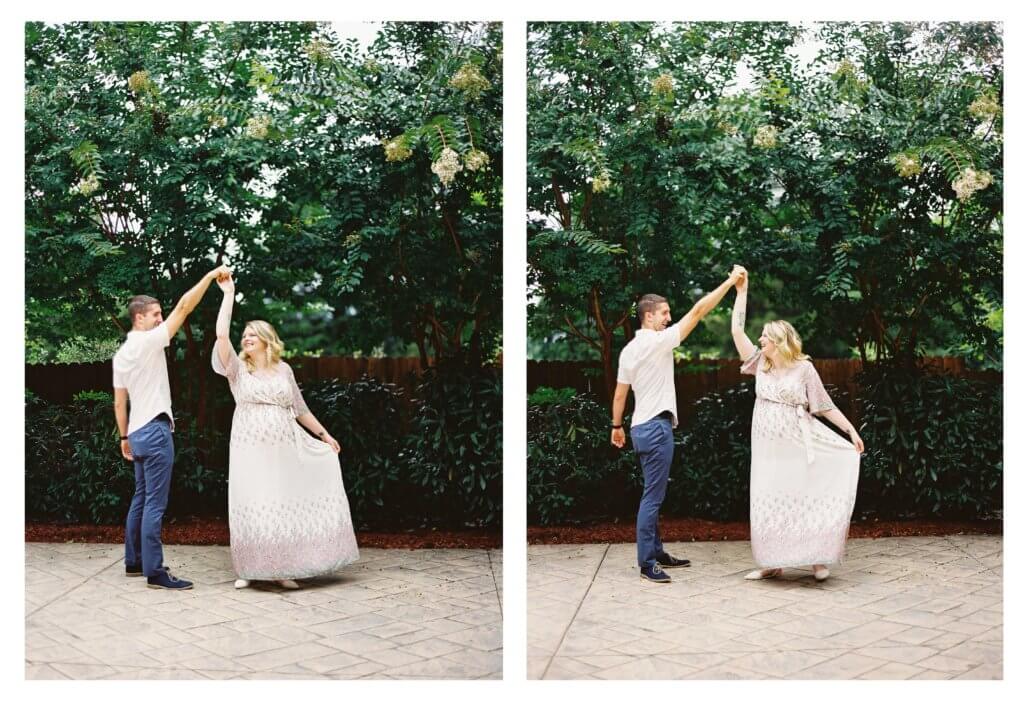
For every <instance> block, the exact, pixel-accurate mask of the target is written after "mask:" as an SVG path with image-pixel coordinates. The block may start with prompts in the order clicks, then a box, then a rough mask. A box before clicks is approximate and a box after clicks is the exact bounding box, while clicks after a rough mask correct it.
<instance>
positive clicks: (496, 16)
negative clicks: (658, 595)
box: [0, 0, 1024, 701]
mask: <svg viewBox="0 0 1024 701" xmlns="http://www.w3.org/2000/svg"><path fill="white" fill-rule="evenodd" d="M1004 8H1005V6H997V5H996V4H995V3H991V4H988V5H980V4H971V3H962V2H961V3H954V2H949V1H940V0H933V1H931V2H923V1H920V0H917V1H915V2H901V3H896V2H892V1H891V0H889V1H881V0H861V1H860V2H857V3H843V4H826V3H823V2H811V1H802V2H775V3H772V4H767V3H764V2H761V3H753V2H750V1H749V0H741V1H739V2H732V3H706V4H700V3H692V2H691V3H684V2H641V3H633V4H628V3H622V2H617V3H610V2H595V1H592V2H583V1H581V0H563V1H562V2H560V3H552V2H540V1H538V0H521V2H519V3H515V4H514V3H511V2H509V3H500V4H487V3H483V2H479V1H478V2H468V1H466V0H458V1H450V2H439V3H436V4H427V3H422V2H413V1H411V0H404V1H392V2H387V1H385V2H378V3H372V4H355V5H350V6H348V7H345V6H344V5H343V4H342V3H331V2H309V1H308V0H291V1H290V2H288V3H280V4H273V5H271V4H258V3H254V2H250V3H245V4H243V3H240V2H235V1H231V2H222V3H217V4H214V3H210V2H209V1H208V0H206V1H197V0H179V1H178V2H175V3H173V4H159V3H153V4H147V3H140V2H138V1H136V2H126V1H124V0H117V1H115V2H104V3H93V4H83V3H70V2H68V3H56V2H35V3H32V4H31V5H25V4H22V5H19V6H16V7H13V8H11V7H9V6H8V7H5V8H4V10H3V12H4V20H5V21H4V22H3V24H2V32H3V33H2V35H0V39H2V41H3V43H2V46H3V51H4V60H3V62H2V67H3V78H4V83H3V86H4V88H5V90H4V92H3V93H2V94H3V95H4V96H5V97H6V98H7V99H6V100H5V101H4V108H3V122H4V129H3V131H2V132H0V133H2V134H4V135H5V136H7V138H5V139H3V140H2V147H3V149H4V151H5V154H4V155H5V156H6V158H4V159H3V163H4V164H6V168H5V169H4V170H3V173H2V176H0V177H2V178H3V186H4V187H3V188H2V189H0V192H2V196H3V198H4V205H5V207H4V210H3V211H5V212H7V213H8V215H9V217H10V220H11V226H10V230H9V231H7V232H6V234H5V235H4V236H3V237H2V238H0V242H2V243H0V246H2V247H3V248H2V251H0V265H2V266H3V267H2V272H0V284H2V286H3V287H2V291H3V301H4V303H3V304H0V310H2V311H0V313H2V314H3V318H2V321H3V322H4V328H7V329H15V330H16V331H15V333H14V334H13V336H14V338H13V340H11V341H10V342H8V343H5V344H3V345H2V346H0V353H2V356H0V360H2V361H3V362H2V364H0V367H3V368H5V369H6V370H7V371H6V372H5V373H3V379H2V385H0V392H2V394H0V396H2V397H4V401H3V404H2V412H3V414H2V418H3V421H0V427H2V429H0V430H2V431H3V433H2V438H3V445H7V446H8V451H9V452H10V453H13V454H14V455H15V456H16V457H15V459H14V460H13V461H7V463H8V464H7V465H5V467H6V468H7V469H6V473H7V478H6V480H5V483H4V486H5V487H6V488H5V489H4V490H3V493H4V499H5V502H4V504H3V507H4V508H3V515H4V518H5V523H4V525H5V526H6V528H5V529H4V531H3V532H4V534H5V537H4V539H3V556H4V557H3V559H2V560H0V562H3V563H4V564H7V565H8V567H7V568H6V570H5V571H4V574H5V575H6V577H5V578H4V580H3V583H4V584H5V585H6V586H5V588H4V591H3V593H4V595H5V597H4V598H5V606H4V611H3V615H4V624H5V626H4V637H3V655H2V670H3V677H2V678H3V680H4V682H6V683H5V686H6V687H8V689H7V691H8V698H20V697H22V696H27V695H29V694H31V695H32V696H34V697H39V698H61V699H63V698H65V697H66V696H68V695H69V694H71V695H73V696H75V697H80V696H82V695H85V696H86V697H89V696H92V695H97V696H98V695H100V694H102V695H103V697H105V698H129V697H132V698H135V697H138V696H139V695H140V694H145V695H148V694H153V693H157V694H168V693H169V694H173V695H185V696H186V697H187V698H189V699H192V698H196V697H198V698H205V697H207V696H209V697H214V696H216V697H217V698H225V697H238V696H239V695H240V694H244V697H245V698H246V699H249V698H263V697H271V696H274V697H277V696H279V695H281V694H282V693H294V691H295V689H294V688H293V686H291V685H295V684H299V682H270V683H264V684H259V685H255V684H248V685H245V686H241V684H240V683H239V682H213V681H210V682H194V683H191V684H173V685H170V686H160V687H158V686H156V685H160V684H163V683H161V682H128V683H125V684H118V683H113V682H102V681H101V682H93V683H90V682H32V683H27V682H24V681H23V677H24V564H23V563H24V548H23V532H24V531H23V528H24V519H23V516H24V506H23V504H24V498H23V497H24V484H23V474H24V469H23V468H24V452H23V442H22V441H23V439H22V437H23V435H24V431H23V428H24V425H23V414H22V396H23V395H22V390H23V387H24V383H23V374H22V367H23V362H24V349H23V346H24V344H23V341H24V318H23V301H22V300H23V293H24V280H23V270H24V268H23V260H24V242H23V233H22V232H23V231H24V209H23V208H24V200H23V198H22V192H23V178H22V167H21V164H22V163H23V162H24V136H23V112H22V101H21V94H22V92H23V75H24V74H23V59H24V55H23V41H24V32H23V22H24V21H26V20H29V19H31V20H48V21H70V20H74V19H90V20H118V19H147V20H160V19H162V20H169V19H173V20H179V19H220V20H257V19H262V20H272V19H273V20H312V19H318V20H333V21H373V20H438V21H453V20H469V19H473V20H501V21H503V22H504V24H505V47H504V60H505V84H504V93H505V112H504V125H505V127H504V137H505V144H504V153H505V160H504V175H505V178H504V181H505V195H504V201H505V226H504V231H505V239H504V254H505V261H504V286H505V288H504V322H505V330H504V378H505V382H504V392H505V400H504V406H505V418H504V461H505V479H504V490H505V506H504V533H505V543H504V545H505V547H504V550H505V552H504V574H503V580H504V584H505V586H504V597H503V606H504V618H505V621H504V640H505V664H504V670H505V680H504V681H503V682H457V681H445V682H395V681H367V682H359V683H357V684H353V683H346V682H308V683H306V684H308V685H303V686H301V687H299V691H300V693H303V692H304V694H305V695H309V694H311V693H312V694H314V695H326V694H332V695H334V694H337V695H349V694H359V695H362V694H369V695H372V696H374V697H378V696H381V695H383V697H384V698H390V697H392V696H395V697H397V696H398V695H402V696H403V697H408V696H409V695H410V694H412V695H415V696H417V697H424V698H431V697H435V696H436V697H438V698H445V699H477V698H479V697H481V696H483V697H486V698H488V699H491V698H502V699H506V698H508V699H511V698H516V699H519V698H521V697H522V696H523V694H530V695H531V696H536V697H538V698H543V699H549V698H550V699H556V698H557V699H563V698H565V697H566V696H570V697H573V696H575V697H580V698H583V697H585V698H587V699H588V701H589V699H591V698H616V699H619V698H630V697H636V696H639V697H641V698H648V697H649V698H672V697H674V696H676V695H685V696H687V697H696V698H704V697H706V696H707V695H711V694H713V695H715V696H721V695H733V694H735V695H740V694H742V695H743V696H745V697H755V696H756V697H757V698H758V699H761V698H771V697H775V696H777V695H781V694H786V695H790V696H791V695H795V694H799V695H814V696H822V697H827V698H828V699H830V700H831V699H844V698H849V699H860V698H861V697H862V696H864V695H865V694H869V695H871V696H873V697H878V696H881V697H896V696H904V695H906V694H908V693H924V694H927V695H928V696H930V697H934V698H940V699H941V698H956V699H961V698H962V697H964V696H970V695H973V694H984V695H985V698H1006V697H1009V696H1010V693H1011V689H1012V688H1013V687H1014V686H1016V682H1017V678H1018V677H1019V676H1020V675H1019V674H1018V673H1017V670H1016V668H1015V666H1014V665H1013V662H1014V661H1015V657H1017V656H1019V654H1020V651H1021V644H1020V635H1019V632H1018V631H1019V621H1020V606H1019V605H1017V603H1016V601H1015V598H1014V597H1012V596H1011V597H1008V598H1007V599H1006V602H1005V606H1006V607H1005V613H1004V618H1005V621H1006V622H1007V623H1008V625H1007V626H1006V629H1005V636H1004V644H1005V647H1004V676H1005V677H1006V678H1007V679H1008V680H1009V681H1007V682H1002V683H999V682H957V683H944V682H919V683H913V684H910V685H908V684H907V683H906V682H863V683H850V682H805V683H803V684H802V685H801V686H799V687H798V686H795V685H796V684H798V683H799V682H776V683H773V684H764V683H759V682H741V683H731V682H711V681H707V682H704V681H695V682H670V681H665V682H612V683H611V684H600V685H598V684H597V683H596V682H561V683H559V682H527V681H526V680H525V670H526V650H525V642H526V634H525V618H526V615H525V614H526V608H525V602H526V593H525V583H526V565H525V547H524V543H525V514H526V500H525V454H526V450H525V440H526V432H525V428H526V427H525V397H526V394H525V349H526V343H525V240H524V226H523V223H524V217H525V204H526V202H525V125H526V116H525V22H526V21H527V20H534V21H557V20H568V19H573V20H588V21H600V20H628V19H637V20H639V19H645V20H653V19H660V20H680V21H683V20H733V21H744V20H746V21H754V20H789V21H806V20H852V19H877V20H906V19H940V18H941V19H947V20H959V21H969V20H982V19H986V20H989V19H995V20H1003V21H1004V22H1005V25H1004V29H1005V34H1004V46H1005V51H1006V53H1005V58H1006V68H1007V70H1006V71H1005V73H1006V78H1007V91H1006V94H1007V100H1006V105H1005V108H1006V112H1007V113H1008V114H1010V115H1016V114H1019V111H1020V108H1021V101H1020V99H1019V94H1020V93H1019V90H1020V80H1019V79H1018V77H1017V76H1018V70H1019V69H1020V68H1021V63H1020V60H1019V49H1018V44H1017V42H1019V41H1020V40H1021V35H1020V33H1019V32H1018V31H1017V24H1016V22H1015V21H1013V20H1011V15H1010V13H1009V11H1008V10H1007V9H1004ZM1014 122H1015V120H1007V124H1011V123H1014ZM1016 123H1019V121H1018V122H1016ZM1015 136H1016V132H1015V131H1014V132H1012V134H1011V135H1010V136H1008V138H1007V139H1006V156H1007V162H1008V163H1011V164H1013V166H1014V167H1013V168H1009V167H1008V168H1007V171H1006V173H1007V176H1006V182H1007V183H1012V184H1013V185H1012V187H1009V186H1008V189H1007V196H1006V210H1005V211H1006V226H1005V231H1006V232H1007V236H1006V264H1005V268H1006V269H1007V271H1009V272H1010V273H1011V274H1010V275H1008V276H1007V279H1006V301H1005V305H1006V314H1005V320H1006V329H1007V331H1006V346H1005V357H1007V358H1011V357H1014V355H1016V354H1019V353H1020V349H1021V344H1020V343H1019V342H1018V340H1019V338H1020V329H1021V323H1022V322H1021V318H1020V316H1021V315H1020V314H1019V313H1018V312H1017V310H1018V305H1019V304H1020V302H1021V299H1020V282H1019V280H1020V278H1018V277H1017V276H1016V275H1014V274H1012V273H1013V272H1015V267H1016V265H1017V264H1019V263H1020V261H1021V256H1020V252H1019V251H1020V244H1019V243H1018V242H1017V237H1018V235H1019V233H1020V232H1018V231H1015V227H1014V226H1013V223H1014V222H1015V221H1016V217H1017V215H1016V212H1017V208H1016V200H1015V197H1014V196H1013V195H1015V194H1016V195H1019V194H1020V187H1019V186H1018V182H1019V180H1018V178H1017V169H1016V167H1015V165H1016V163H1017V162H1018V161H1017V156H1018V155H1019V149H1018V148H1017V141H1016V138H1015ZM1011 171H1012V173H1013V174H1012V175H1011V174H1010V173H1011ZM1005 387H1006V390H1007V391H1006V392H1005V406H1006V414H1005V419H1004V428H1006V427H1010V426H1017V427H1019V426H1021V425H1024V421H1022V417H1021V411H1020V408H1021V407H1020V405H1021V402H1020V399H1019V397H1018V395H1017V393H1015V392H1014V390H1019V389H1021V381H1020V373H1019V371H1017V370H1016V369H1015V364H1014V363H1012V362H1011V363H1006V371H1005ZM1004 433H1005V434H1006V435H1007V438H1008V439H1011V440H1010V441H1008V442H1007V447H1006V460H1005V464H1006V465H1007V466H1008V467H1009V469H1008V470H1007V471H1006V477H1005V488H1006V495H1007V496H1006V505H1007V513H1008V517H1007V519H1006V522H1005V525H1006V543H1007V552H1006V556H1005V561H1006V570H1005V575H1004V576H1005V581H1006V583H1007V585H1008V586H1006V591H1009V592H1015V591H1016V587H1015V585H1017V584H1018V583H1019V582H1020V581H1021V579H1020V576H1019V572H1020V568H1019V555H1020V548H1019V547H1018V545H1017V543H1018V538H1017V536H1018V535H1019V529H1018V528H1017V526H1016V524H1017V521H1018V519H1016V518H1015V516H1016V511H1015V509H1016V507H1018V505H1019V499H1018V498H1017V497H1016V492H1017V491H1019V488H1020V487H1019V480H1018V478H1017V477H1016V475H1015V470H1014V469H1013V468H1015V467H1017V466H1018V465H1020V464H1021V461H1020V459H1019V458H1020V454H1021V450H1020V445H1019V442H1015V441H1012V438H1013V434H1012V433H1010V432H1009V431H1004ZM11 463H13V464H11ZM936 576H937V577H941V571H936ZM666 624H667V625H671V621H666ZM225 684H228V685H230V686H225ZM11 691H13V692H14V694H15V695H14V696H11V695H10V692H11ZM1017 693H1018V694H1019V691H1018V692H1017Z"/></svg>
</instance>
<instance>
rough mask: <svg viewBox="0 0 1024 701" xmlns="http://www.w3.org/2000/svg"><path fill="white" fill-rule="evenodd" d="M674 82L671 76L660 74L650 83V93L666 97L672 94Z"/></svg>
mask: <svg viewBox="0 0 1024 701" xmlns="http://www.w3.org/2000/svg"><path fill="white" fill-rule="evenodd" d="M675 86H676V84H675V81H674V80H672V76H670V75H669V74H668V73H662V74H661V75H659V76H658V77H657V78H655V79H654V80H653V81H652V82H651V92H653V93H654V94H655V95H661V96H663V97H664V96H666V95H670V94H672V90H673V88H675Z"/></svg>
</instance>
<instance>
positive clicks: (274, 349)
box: [238, 319, 284, 372]
mask: <svg viewBox="0 0 1024 701" xmlns="http://www.w3.org/2000/svg"><path fill="white" fill-rule="evenodd" d="M245 328H247V329H252V330H253V333H255V334H256V337H257V338H259V339H260V340H261V341H263V342H264V343H266V344H267V348H266V354H267V365H274V364H276V363H277V362H278V361H280V360H281V351H283V350H284V344H283V343H281V339H280V338H279V337H278V335H277V331H275V330H274V327H273V326H271V325H270V323H269V322H266V321H260V320H259V319H257V320H255V321H250V322H249V323H247V324H246V325H245ZM242 333H243V334H244V333H245V332H244V331H243V332H242ZM238 357H239V358H241V360H242V361H243V362H244V363H245V366H246V367H247V368H249V371H250V372H251V371H253V370H255V369H256V363H254V362H253V359H252V358H251V357H249V354H248V353H246V352H245V349H242V351H241V352H240V353H239V354H238Z"/></svg>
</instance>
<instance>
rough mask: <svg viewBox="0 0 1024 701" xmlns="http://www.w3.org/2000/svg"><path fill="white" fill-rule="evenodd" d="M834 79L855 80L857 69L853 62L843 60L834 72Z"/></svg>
mask: <svg viewBox="0 0 1024 701" xmlns="http://www.w3.org/2000/svg"><path fill="white" fill-rule="evenodd" d="M835 77H836V78H852V79H854V80H856V79H857V67H856V66H854V65H853V62H852V61H850V59H848V58H844V59H843V60H842V61H840V62H839V66H838V67H837V68H836V72H835Z"/></svg>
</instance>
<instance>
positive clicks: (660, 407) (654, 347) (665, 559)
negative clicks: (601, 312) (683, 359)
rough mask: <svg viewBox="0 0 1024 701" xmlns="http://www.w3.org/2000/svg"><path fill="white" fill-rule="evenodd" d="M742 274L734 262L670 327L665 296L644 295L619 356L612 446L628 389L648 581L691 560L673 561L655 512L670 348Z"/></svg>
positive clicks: (670, 380) (668, 408)
mask: <svg viewBox="0 0 1024 701" xmlns="http://www.w3.org/2000/svg"><path fill="white" fill-rule="evenodd" d="M746 272H747V271H746V270H744V269H743V268H742V267H740V266H738V265H736V266H733V269H732V273H731V274H730V275H729V279H728V280H726V281H725V282H723V283H722V284H721V285H719V286H718V288H717V289H715V290H714V291H713V292H711V293H709V294H707V295H705V296H704V297H703V298H701V299H700V301H698V302H697V303H696V304H695V305H693V309H691V310H690V311H689V312H687V314H686V316H684V317H683V318H682V319H681V320H680V321H679V323H677V324H675V325H674V326H669V322H670V321H671V320H672V314H671V311H670V310H669V306H668V302H667V301H666V300H665V298H664V297H659V296H658V295H644V296H643V297H641V298H640V302H639V303H638V304H637V316H638V317H639V321H640V326H641V328H640V329H639V330H638V331H637V332H636V335H635V336H634V337H633V340H632V341H630V342H629V343H627V344H626V347H625V348H623V349H622V353H621V354H620V355H619V375H618V383H617V384H616V386H615V398H614V400H613V401H612V445H614V446H615V447H616V448H622V447H623V446H624V445H625V444H626V434H625V432H624V431H623V430H622V414H623V411H625V408H626V397H627V396H628V395H629V388H630V387H632V388H633V396H634V399H635V402H636V406H635V407H634V409H633V420H632V425H631V427H630V430H629V435H630V436H631V437H632V439H633V447H634V448H635V449H636V454H637V457H638V458H639V459H640V469H641V470H642V471H643V475H644V493H643V497H642V498H641V499H640V509H639V511H638V512H637V516H636V550H637V560H638V562H639V564H640V576H641V577H643V578H644V579H648V580H650V581H652V582H658V583H661V584H667V583H669V582H671V581H672V578H671V577H669V576H668V574H666V573H665V572H664V571H663V570H662V567H688V566H689V564H690V561H689V560H678V559H676V558H674V557H672V556H671V555H669V554H668V553H666V552H665V549H664V546H663V545H662V542H661V533H660V531H659V529H658V511H659V509H660V508H661V502H662V501H663V500H664V499H665V490H666V488H667V487H668V471H669V467H670V466H671V465H672V451H673V443H672V429H673V428H675V427H676V426H677V425H679V419H678V414H677V407H676V385H675V377H674V372H673V370H674V366H675V364H674V361H673V349H675V347H676V346H678V345H679V344H680V343H682V342H683V339H685V338H686V337H687V336H689V335H690V332H691V331H693V329H694V328H695V327H696V326H697V324H698V323H699V322H700V320H701V319H703V318H704V317H705V316H707V314H708V312H710V311H711V310H712V309H714V308H715V306H717V305H718V303H719V302H720V301H722V298H723V297H724V296H725V293H726V292H728V291H729V288H730V287H732V286H733V285H735V284H736V282H737V281H738V280H740V279H741V278H742V277H743V276H744V275H746Z"/></svg>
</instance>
